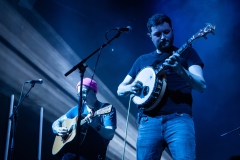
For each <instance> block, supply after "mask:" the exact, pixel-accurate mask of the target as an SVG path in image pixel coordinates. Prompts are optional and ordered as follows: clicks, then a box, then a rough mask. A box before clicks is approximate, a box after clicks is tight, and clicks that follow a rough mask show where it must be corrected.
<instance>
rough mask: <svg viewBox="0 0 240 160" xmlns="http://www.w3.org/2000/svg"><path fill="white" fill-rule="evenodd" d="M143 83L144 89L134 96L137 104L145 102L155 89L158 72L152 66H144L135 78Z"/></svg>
mask: <svg viewBox="0 0 240 160" xmlns="http://www.w3.org/2000/svg"><path fill="white" fill-rule="evenodd" d="M135 81H140V82H142V84H143V87H142V89H141V90H140V91H139V92H138V93H137V94H136V95H135V96H134V97H133V102H134V103H135V104H137V105H142V104H144V103H145V102H146V101H147V100H148V99H149V97H150V96H151V93H152V92H153V90H154V86H155V82H156V74H155V71H154V69H153V68H152V67H146V68H143V69H142V70H141V71H140V72H139V73H138V75H137V76H136V78H135Z"/></svg>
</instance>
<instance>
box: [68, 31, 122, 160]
mask: <svg viewBox="0 0 240 160" xmlns="http://www.w3.org/2000/svg"><path fill="white" fill-rule="evenodd" d="M120 35H121V32H120V31H118V33H117V34H116V35H115V36H114V37H113V38H112V39H110V40H109V41H107V42H106V43H104V44H103V45H102V46H101V47H100V48H98V49H97V50H95V51H94V52H93V53H92V54H90V55H89V56H87V57H86V58H84V59H83V60H82V61H81V62H79V63H78V64H77V65H75V66H73V67H72V68H71V69H70V70H69V71H68V72H66V73H65V74H64V75H65V76H68V75H69V74H71V73H72V72H73V71H75V70H76V69H79V72H80V79H81V80H80V82H82V81H83V77H84V73H85V71H86V68H87V65H86V66H84V63H85V62H86V61H87V60H88V59H89V58H90V57H92V56H93V55H94V54H96V53H97V52H98V51H99V50H100V49H102V48H104V47H106V46H107V45H108V44H110V42H112V41H113V40H114V39H116V38H118V37H119V36H120ZM80 88H81V89H80V95H79V101H78V119H77V128H76V145H77V146H76V148H75V153H76V157H75V160H78V158H79V155H80V145H79V144H80V135H79V134H80V131H81V129H80V127H81V126H80V119H81V109H82V106H83V103H82V102H83V100H82V83H80Z"/></svg>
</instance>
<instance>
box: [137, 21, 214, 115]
mask: <svg viewBox="0 0 240 160" xmlns="http://www.w3.org/2000/svg"><path fill="white" fill-rule="evenodd" d="M215 28H216V26H215V25H213V24H210V23H207V26H206V27H204V28H203V29H201V30H200V31H199V32H198V33H196V34H195V35H193V36H192V37H191V38H190V39H188V40H187V42H186V43H184V44H183V45H182V46H181V47H180V48H179V49H178V50H177V51H176V53H177V54H179V55H180V54H181V53H182V52H183V51H184V50H185V49H186V48H187V47H189V46H191V45H192V42H193V41H194V40H196V39H198V38H200V37H204V38H205V39H207V37H206V35H207V34H208V33H212V34H214V30H215ZM164 69H165V66H164V65H157V67H151V66H148V67H145V68H143V69H142V70H140V72H139V73H138V74H137V76H136V78H135V81H140V82H142V84H143V85H142V87H141V88H140V89H139V91H138V92H137V93H136V94H135V95H134V97H133V98H132V100H133V102H134V103H135V104H136V105H138V108H143V109H144V110H145V111H150V110H152V109H154V108H155V107H156V106H157V105H158V104H159V103H160V102H161V100H162V97H163V95H164V93H165V90H166V87H167V79H166V74H165V70H164Z"/></svg>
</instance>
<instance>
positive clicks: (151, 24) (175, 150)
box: [117, 14, 215, 160]
mask: <svg viewBox="0 0 240 160" xmlns="http://www.w3.org/2000/svg"><path fill="white" fill-rule="evenodd" d="M147 28H148V31H149V33H148V36H149V37H150V39H151V41H152V42H153V44H154V45H155V47H156V50H155V51H153V52H151V53H148V54H144V55H142V56H140V57H139V58H138V59H137V60H136V61H135V63H134V65H133V66H132V68H131V70H130V71H129V73H128V75H127V76H126V77H125V79H124V80H123V82H122V83H121V84H120V85H119V87H118V91H117V93H118V95H119V96H127V95H130V94H133V95H134V97H133V101H134V100H135V101H134V102H135V103H136V104H137V105H138V108H139V114H138V118H139V119H138V122H139V126H138V138H137V147H136V148H137V154H136V156H137V160H157V159H158V160H159V159H160V158H161V155H162V151H163V150H164V148H166V147H167V148H168V149H169V151H170V153H171V155H172V158H173V159H178V160H180V159H181V160H194V159H195V158H196V154H195V148H196V144H195V130H194V123H193V118H192V94H191V92H192V89H194V90H197V91H198V92H204V90H205V89H206V83H205V80H204V78H203V71H202V68H203V62H202V60H201V59H200V57H199V55H198V54H197V52H196V51H195V50H194V49H193V48H191V47H188V46H189V43H190V42H192V40H193V39H195V38H197V37H200V36H202V35H203V36H205V34H206V33H208V32H212V31H213V30H214V29H215V26H213V27H212V28H211V26H210V25H209V26H207V28H206V29H203V30H200V33H199V34H196V36H195V35H194V36H193V37H192V38H190V39H189V41H188V42H187V43H186V44H185V45H183V46H182V47H180V48H177V47H175V46H174V45H173V40H174V34H173V28H172V23H171V19H170V18H169V17H168V16H167V15H165V14H155V15H153V16H152V17H151V18H149V20H148V23H147ZM208 28H210V30H209V31H208ZM205 32H206V33H205ZM180 54H181V55H180ZM162 68H164V69H163V70H161V69H162ZM142 73H143V74H142ZM140 75H141V76H140ZM150 82H154V84H152V83H150ZM149 84H151V85H149ZM163 91H164V92H163ZM148 95H149V97H147V96H148ZM136 97H137V98H136ZM146 97H147V98H146ZM145 99H146V100H145ZM139 102H140V103H139Z"/></svg>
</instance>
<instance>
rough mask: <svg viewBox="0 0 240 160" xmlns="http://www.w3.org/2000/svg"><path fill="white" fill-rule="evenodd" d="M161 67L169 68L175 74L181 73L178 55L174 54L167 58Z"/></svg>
mask: <svg viewBox="0 0 240 160" xmlns="http://www.w3.org/2000/svg"><path fill="white" fill-rule="evenodd" d="M163 65H165V66H168V67H171V68H172V69H173V71H175V72H176V73H181V71H182V65H181V61H180V55H179V54H177V53H175V52H173V54H172V55H171V56H170V57H169V58H167V59H165V61H164V63H163Z"/></svg>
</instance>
